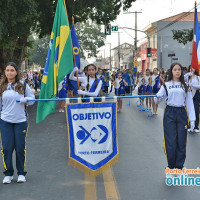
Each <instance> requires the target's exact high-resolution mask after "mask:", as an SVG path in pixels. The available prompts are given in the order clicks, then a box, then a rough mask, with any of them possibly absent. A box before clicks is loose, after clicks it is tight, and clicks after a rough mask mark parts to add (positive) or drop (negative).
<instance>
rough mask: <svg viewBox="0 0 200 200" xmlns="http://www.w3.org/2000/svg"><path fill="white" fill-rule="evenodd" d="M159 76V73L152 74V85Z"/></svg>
mask: <svg viewBox="0 0 200 200" xmlns="http://www.w3.org/2000/svg"><path fill="white" fill-rule="evenodd" d="M158 76H159V75H158V74H157V75H155V74H153V75H152V76H151V86H152V87H153V86H154V85H155V84H156V78H157V77H158Z"/></svg>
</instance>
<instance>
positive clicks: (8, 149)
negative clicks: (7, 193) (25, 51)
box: [0, 62, 35, 184]
mask: <svg viewBox="0 0 200 200" xmlns="http://www.w3.org/2000/svg"><path fill="white" fill-rule="evenodd" d="M0 97H1V98H0V101H1V102H0V106H1V109H0V110H1V144H2V147H1V148H2V149H1V152H2V158H3V164H4V168H5V171H4V175H5V177H4V179H3V183H4V184H9V183H11V181H12V180H13V174H14V169H13V161H12V155H13V150H14V149H15V151H16V167H17V174H18V179H17V182H18V183H24V182H26V178H25V175H26V173H27V172H26V171H25V168H26V138H27V133H28V122H27V119H28V116H27V110H26V105H32V104H33V103H34V102H33V101H32V102H28V100H29V99H34V98H35V96H34V94H33V92H32V90H31V89H30V87H29V86H28V84H26V82H22V81H21V80H20V78H19V69H18V67H17V65H16V64H15V63H13V62H9V63H8V64H7V65H6V67H5V70H4V77H3V82H2V84H1V85H0ZM17 99H20V102H19V103H17V102H16V100H17Z"/></svg>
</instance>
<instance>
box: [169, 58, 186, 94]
mask: <svg viewBox="0 0 200 200" xmlns="http://www.w3.org/2000/svg"><path fill="white" fill-rule="evenodd" d="M175 65H178V66H180V68H181V76H180V78H179V81H180V82H181V85H183V87H184V89H185V91H186V92H187V91H188V86H187V85H186V83H185V79H184V75H183V67H182V65H181V64H180V63H178V62H175V63H172V64H171V67H170V69H169V76H168V79H167V81H171V80H173V73H172V70H173V68H174V66H175Z"/></svg>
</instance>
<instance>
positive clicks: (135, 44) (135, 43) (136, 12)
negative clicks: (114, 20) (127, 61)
mask: <svg viewBox="0 0 200 200" xmlns="http://www.w3.org/2000/svg"><path fill="white" fill-rule="evenodd" d="M133 13H135V42H134V46H135V56H136V54H137V14H138V13H142V12H138V11H135V12H125V13H124V14H133Z"/></svg>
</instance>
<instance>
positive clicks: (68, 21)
mask: <svg viewBox="0 0 200 200" xmlns="http://www.w3.org/2000/svg"><path fill="white" fill-rule="evenodd" d="M63 4H64V6H65V11H66V15H67V20H68V23H69V19H68V14H67V7H66V3H65V0H63ZM72 23H74V21H73V17H72ZM72 47H73V44H72ZM72 52H73V58H74V66H75V67H76V61H75V56H74V49H72ZM76 77H77V84H78V90H80V84H79V80H78V72H77V71H76Z"/></svg>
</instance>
